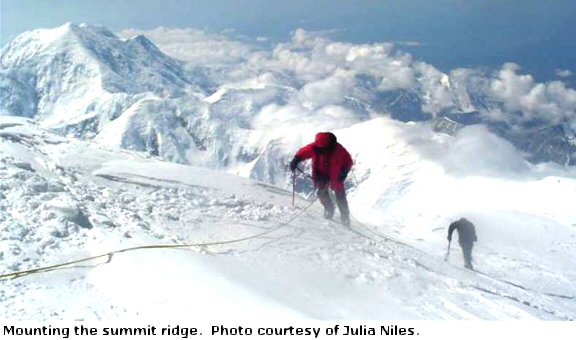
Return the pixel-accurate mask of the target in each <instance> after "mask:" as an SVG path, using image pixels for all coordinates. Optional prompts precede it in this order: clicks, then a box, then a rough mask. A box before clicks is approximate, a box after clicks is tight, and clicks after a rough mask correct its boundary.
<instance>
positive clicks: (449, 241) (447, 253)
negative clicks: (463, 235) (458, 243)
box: [444, 240, 452, 261]
mask: <svg viewBox="0 0 576 340" xmlns="http://www.w3.org/2000/svg"><path fill="white" fill-rule="evenodd" d="M451 242H452V240H448V248H447V249H446V256H444V261H448V256H450V243H451Z"/></svg>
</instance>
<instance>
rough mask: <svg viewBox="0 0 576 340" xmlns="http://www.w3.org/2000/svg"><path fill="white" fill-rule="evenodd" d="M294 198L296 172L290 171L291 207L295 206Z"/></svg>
mask: <svg viewBox="0 0 576 340" xmlns="http://www.w3.org/2000/svg"><path fill="white" fill-rule="evenodd" d="M295 198H296V171H292V207H294V206H296V205H295Z"/></svg>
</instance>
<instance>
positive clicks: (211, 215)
mask: <svg viewBox="0 0 576 340" xmlns="http://www.w3.org/2000/svg"><path fill="white" fill-rule="evenodd" d="M371 129H374V130H376V131H380V132H381V131H382V129H384V130H385V131H386V132H387V133H386V134H383V133H380V134H379V135H378V136H379V137H378V138H376V137H374V135H368V133H369V132H370V130H371ZM426 131H428V132H426ZM359 132H362V133H365V134H366V136H367V138H370V140H371V141H372V143H371V144H370V145H372V147H374V148H378V150H380V151H382V153H381V154H379V155H380V156H378V157H373V156H372V157H368V155H369V153H362V154H361V153H359V151H358V148H360V145H358V144H355V143H354V142H353V140H357V138H356V139H352V138H350V137H351V136H357V133H359ZM426 133H428V135H427V134H426ZM463 133H464V134H465V135H464V136H460V137H458V136H457V137H449V136H443V135H439V134H434V133H433V132H431V130H429V129H428V128H426V127H424V126H421V125H417V124H402V123H398V122H394V121H391V120H385V119H384V120H378V119H377V120H374V121H372V122H371V123H370V122H368V123H363V124H359V125H355V126H352V127H351V128H349V129H346V130H343V131H339V132H337V135H338V136H339V138H340V139H341V140H342V142H343V143H345V144H346V145H347V146H349V147H350V150H351V151H352V152H353V153H354V154H355V156H357V165H358V166H357V168H356V169H355V170H354V171H355V172H354V173H353V174H351V179H350V184H351V186H352V188H351V195H350V198H351V205H352V208H353V212H354V215H355V217H356V218H357V219H359V220H360V221H362V222H360V221H354V223H353V227H352V229H347V228H345V227H343V226H342V225H340V224H337V223H334V222H329V221H325V220H323V219H322V217H321V216H322V214H321V207H320V206H319V204H318V203H317V202H315V203H313V202H311V201H308V200H305V199H303V198H298V199H297V208H292V207H291V193H290V192H288V191H286V190H284V189H282V188H279V187H275V186H272V185H269V184H264V183H261V182H255V181H252V180H249V179H245V178H240V177H236V176H233V175H229V174H225V173H222V172H215V171H211V170H206V169H200V168H195V167H190V166H185V165H178V164H173V163H166V162H163V161H160V160H158V159H156V158H153V157H150V156H148V155H146V154H143V153H138V152H134V151H127V150H116V149H113V148H105V147H102V146H100V145H98V144H94V143H89V142H82V141H77V140H74V139H68V138H64V137H60V136H56V135H53V134H51V133H49V132H47V131H44V130H41V129H38V128H37V127H35V126H34V125H33V124H30V123H29V122H28V121H27V120H26V119H23V118H6V117H3V118H2V121H1V122H0V138H1V143H2V144H1V145H0V151H1V153H0V156H1V163H0V175H1V187H0V189H1V193H0V194H1V195H2V196H1V197H2V200H1V201H0V202H1V203H0V204H1V210H0V223H1V234H0V272H1V273H6V272H12V271H17V270H24V269H27V268H34V267H37V266H43V265H49V264H54V263H59V262H62V261H69V260H74V259H77V258H81V257H86V256H91V255H97V254H102V253H106V252H109V251H111V250H115V249H121V248H126V247H132V246H136V245H146V244H175V243H198V242H213V241H221V240H233V239H239V238H244V237H246V236H250V235H256V234H259V233H262V232H263V231H270V230H272V229H273V228H278V229H277V230H273V231H271V232H270V233H268V234H266V235H265V236H263V237H259V238H253V239H249V240H245V241H242V242H237V243H229V244H222V245H212V246H203V247H192V248H190V249H148V250H135V251H131V252H125V253H120V254H116V255H114V256H112V258H111V259H110V261H109V262H107V259H106V258H103V259H100V260H97V261H92V262H89V263H83V264H81V265H77V266H75V267H73V268H69V269H63V270H55V271H50V272H45V273H36V274H33V275H29V276H23V277H19V278H12V279H7V280H3V282H2V288H1V289H0V301H1V302H2V303H0V315H2V316H3V317H5V318H8V319H34V320H38V319H42V320H44V319H47V320H57V319H64V320H71V319H75V320H77V319H83V320H94V319H98V320H111V319H117V318H132V317H138V318H141V319H148V320H150V319H154V320H158V318H160V319H162V318H166V319H172V320H174V319H180V318H181V317H182V315H186V318H194V317H196V318H202V319H210V318H212V317H218V318H220V319H222V318H224V317H227V316H230V317H234V318H236V319H238V318H239V315H242V317H241V318H246V319H255V318H277V317H296V318H314V319H342V318H345V319H488V320H491V319H497V320H502V319H551V320H574V319H575V318H576V304H575V303H574V295H576V290H575V289H574V285H573V282H574V281H575V279H576V277H575V276H574V271H573V268H574V265H575V263H574V259H575V258H576V257H575V256H574V255H576V254H574V249H576V248H575V247H574V245H575V244H574V243H575V241H576V230H575V226H574V224H573V223H574V221H575V219H574V217H575V216H574V212H573V211H570V210H568V209H567V205H568V203H566V202H565V201H566V200H568V199H570V198H573V197H574V195H575V192H574V189H575V188H576V184H575V182H576V181H575V180H574V179H572V178H570V177H569V174H564V176H562V177H560V176H557V177H550V176H547V175H544V174H541V175H540V177H537V176H536V177H534V176H535V174H536V173H538V171H537V169H534V168H530V167H529V165H526V164H524V163H521V164H520V165H518V166H520V167H525V168H522V169H520V170H521V171H524V172H525V173H526V176H525V177H524V178H521V179H518V178H511V176H508V177H507V176H506V175H507V174H508V175H510V174H512V173H518V171H520V170H518V169H517V168H513V169H504V170H502V169H495V168H493V167H494V164H497V163H490V160H489V159H487V158H486V157H484V158H481V159H482V160H483V162H486V163H485V164H484V165H483V167H479V166H476V167H474V168H475V169H481V170H483V171H487V173H484V174H480V175H477V176H468V175H467V171H468V172H469V171H470V169H467V168H466V166H463V165H462V164H461V163H460V162H456V160H458V158H457V156H458V155H459V153H458V152H457V151H460V150H461V149H462V148H470V147H472V148H473V147H474V143H472V145H470V142H471V141H473V140H474V138H472V137H476V139H482V141H483V142H482V143H478V145H477V147H479V145H485V144H486V143H485V139H486V138H488V139H490V138H492V137H491V136H492V135H490V134H486V133H484V132H482V131H480V132H479V131H475V130H474V129H472V131H463ZM400 135H402V136H403V137H404V138H403V139H398V138H395V137H399V136H400ZM458 138H461V139H460V140H459V139H458ZM465 142H466V143H468V144H465V145H462V143H465ZM493 142H494V143H496V145H497V146H498V147H500V148H503V145H502V144H501V143H502V140H500V139H495V141H493ZM366 145H367V144H364V145H363V146H362V147H366ZM493 146H494V145H493ZM449 147H452V148H454V149H455V150H456V152H445V153H443V154H444V155H446V158H444V159H443V158H439V161H433V160H432V159H431V158H430V157H431V156H430V155H432V154H434V152H435V151H437V150H436V148H449ZM466 154H468V153H466ZM503 154H505V152H501V150H498V152H494V154H493V156H494V157H498V156H500V157H501V156H502V155H503ZM512 155H513V153H510V154H508V156H510V157H511V156H512ZM488 158H489V157H488ZM486 164H488V165H486ZM490 164H492V165H490ZM464 165H466V164H464ZM369 169H372V170H371V171H373V172H374V173H373V174H367V173H366V171H370V170H369ZM490 171H492V173H490ZM494 171H498V172H497V174H495V173H494ZM546 171H552V170H546ZM543 172H544V170H541V171H540V173H543ZM488 173H490V174H491V176H490V177H488V175H487V174H488ZM556 173H559V172H556ZM558 181H559V182H560V184H559V183H558ZM495 189H498V190H499V191H498V193H499V195H498V197H495V198H492V199H489V198H482V197H478V196H477V195H471V196H473V197H474V198H466V196H464V197H465V198H461V199H459V198H457V197H454V194H455V193H458V192H459V191H470V190H475V191H474V193H478V192H482V191H484V190H485V191H490V190H495ZM536 194H541V195H544V194H545V195H546V196H545V197H542V198H537V197H536ZM492 197H494V196H492ZM529 197H536V198H534V206H532V205H526V202H530V199H529ZM466 200H475V202H476V203H478V202H479V203H483V204H477V205H474V206H473V208H474V209H473V210H472V211H470V213H474V214H475V215H474V216H473V217H471V219H472V220H473V222H475V223H477V227H478V231H479V239H480V241H479V243H478V245H477V247H476V249H475V257H476V262H475V264H476V267H477V268H478V269H479V270H480V271H481V272H482V273H476V272H471V271H468V270H465V269H463V268H462V263H461V259H460V253H459V251H458V250H457V249H456V247H454V249H452V257H451V258H450V261H449V262H444V261H443V256H444V250H445V246H446V243H445V240H444V237H445V230H446V224H447V222H448V221H449V220H450V219H451V218H452V217H456V216H459V214H461V213H463V212H464V208H465V207H470V206H469V205H468V204H466V203H469V202H467V201H466ZM311 203H313V205H312V206H310V208H309V209H307V210H306V207H308V206H309V205H310V204H311ZM439 208H442V209H439ZM489 212H494V214H493V215H492V214H490V213H489ZM471 216H472V215H471ZM292 219H293V220H292ZM290 220H291V221H290ZM287 221H290V223H289V224H285V222H287ZM495 222H498V223H495ZM483 273H485V274H483ZM506 281H509V282H506ZM512 283H513V284H512Z"/></svg>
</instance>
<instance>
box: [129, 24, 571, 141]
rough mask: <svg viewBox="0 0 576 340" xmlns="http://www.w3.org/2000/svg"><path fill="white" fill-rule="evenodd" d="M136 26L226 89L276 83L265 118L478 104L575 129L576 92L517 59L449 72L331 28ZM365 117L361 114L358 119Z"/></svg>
mask: <svg viewBox="0 0 576 340" xmlns="http://www.w3.org/2000/svg"><path fill="white" fill-rule="evenodd" d="M134 34H143V35H146V36H147V37H148V38H149V39H150V40H152V41H153V42H154V43H155V44H157V45H158V47H159V48H160V49H161V50H163V51H164V52H165V53H167V54H168V55H171V56H173V57H175V58H177V59H181V60H183V61H185V62H188V63H190V65H192V66H203V67H208V68H211V69H212V74H211V76H212V77H213V80H214V81H215V83H216V84H217V85H218V86H220V87H221V88H227V89H232V88H234V89H246V88H251V89H252V90H253V95H255V96H256V95H257V94H256V92H258V91H257V89H264V88H266V87H277V88H278V89H283V90H281V91H280V90H278V91H280V92H282V93H283V94H282V95H277V96H272V97H271V98H269V100H268V101H267V102H266V103H261V101H260V104H262V105H257V107H256V109H259V110H260V112H258V114H257V115H256V116H257V117H258V118H257V121H258V122H261V121H262V120H264V121H265V120H266V119H264V118H262V117H263V116H265V115H266V114H272V113H270V112H275V113H274V115H276V116H278V115H280V114H286V113H287V112H290V115H292V114H294V112H295V111H298V115H299V116H306V115H308V114H311V113H318V112H326V111H330V112H336V111H340V112H344V116H345V117H344V120H345V121H347V122H350V118H349V115H348V112H350V110H352V111H357V112H362V113H363V114H365V116H364V118H365V117H368V116H371V115H378V114H390V113H393V112H391V111H393V110H394V107H402V108H403V109H406V107H409V105H412V106H414V107H415V108H417V109H418V110H420V111H421V112H422V113H424V114H429V115H432V116H435V115H441V114H445V113H467V112H478V113H480V115H481V117H483V118H484V119H487V120H490V121H504V122H507V123H510V124H520V123H523V122H527V121H531V120H537V121H540V122H544V123H548V124H566V125H567V126H571V127H572V128H573V129H575V130H576V91H575V90H574V89H571V88H568V87H567V86H566V84H565V83H563V82H562V81H550V82H544V83H539V82H537V81H535V79H534V78H533V77H532V76H531V75H528V74H522V71H521V68H520V66H519V65H517V64H514V63H508V64H505V65H503V66H502V68H501V69H500V70H497V71H496V72H494V73H488V72H486V71H481V70H474V69H464V68H461V69H455V70H452V71H451V72H450V73H448V74H445V73H443V72H441V71H440V70H438V69H437V68H435V67H434V66H433V65H431V64H428V63H426V62H424V61H420V60H417V59H416V58H415V57H414V56H412V55H411V54H409V53H405V52H402V51H401V50H399V49H397V48H396V46H397V45H395V44H394V43H390V42H379V43H371V44H354V43H349V42H338V41H333V40H332V39H331V38H330V33H329V32H310V31H305V30H303V29H297V30H296V31H294V32H293V34H292V36H291V39H290V40H289V41H286V42H280V43H272V42H270V41H268V40H267V39H263V38H262V39H253V40H248V39H246V38H238V37H233V36H232V35H230V34H229V33H213V32H207V31H202V30H197V29H169V28H163V27H160V28H156V29H154V30H150V31H137V30H125V31H123V32H121V33H120V35H121V36H123V37H128V36H132V35H134ZM557 75H558V76H559V77H568V76H570V75H571V72H570V71H568V70H561V71H559V72H558V73H557ZM278 91H277V92H278ZM245 96H248V94H247V93H245ZM416 98H417V99H416ZM255 101H257V100H256V99H255ZM410 101H412V102H410ZM269 105H272V106H269ZM354 105H356V106H355V108H351V106H354ZM335 108H337V109H335ZM359 108H360V109H359ZM362 119H363V117H362V115H360V118H357V119H356V120H362Z"/></svg>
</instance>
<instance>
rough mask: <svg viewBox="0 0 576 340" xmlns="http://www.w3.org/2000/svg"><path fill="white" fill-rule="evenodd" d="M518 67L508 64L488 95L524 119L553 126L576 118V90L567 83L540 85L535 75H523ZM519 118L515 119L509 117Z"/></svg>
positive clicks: (493, 83)
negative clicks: (546, 122)
mask: <svg viewBox="0 0 576 340" xmlns="http://www.w3.org/2000/svg"><path fill="white" fill-rule="evenodd" d="M518 70H519V67H518V65H516V64H505V65H504V66H503V67H502V69H501V70H500V71H499V72H498V75H497V76H496V77H495V78H494V79H492V80H491V81H490V85H489V86H490V87H489V90H488V94H489V95H490V96H491V97H492V98H494V99H496V100H497V101H499V102H501V103H502V104H503V106H504V109H505V110H506V111H507V112H509V113H520V114H521V118H522V119H523V120H528V119H534V118H538V119H542V120H545V121H549V122H551V123H555V124H556V123H560V122H562V121H564V120H567V121H569V122H570V121H573V120H575V119H576V91H575V90H573V89H569V88H566V86H565V85H564V83H562V82H559V81H553V82H549V83H537V82H536V81H535V80H534V78H533V77H532V76H531V75H519V74H517V71H518ZM509 117H510V118H511V117H515V116H511V115H510V116H509Z"/></svg>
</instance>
